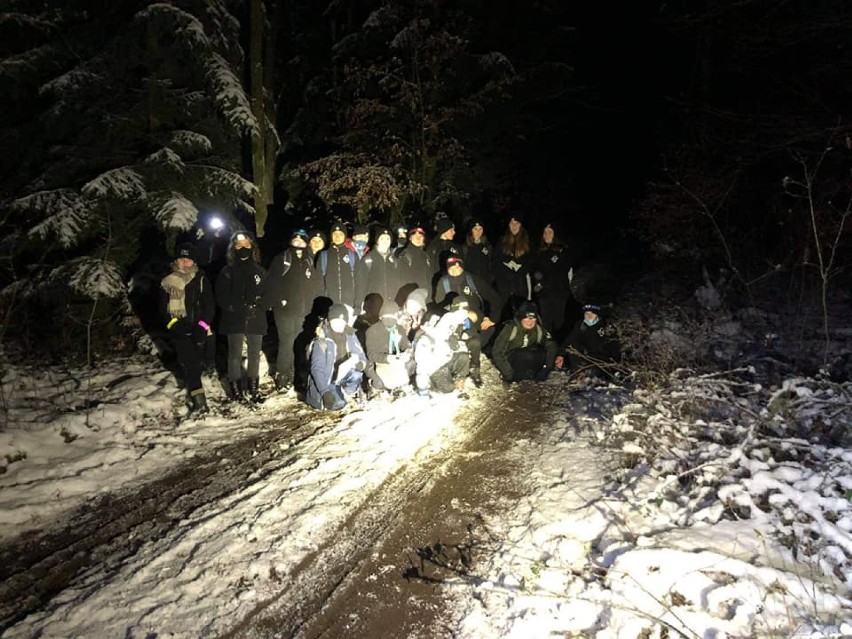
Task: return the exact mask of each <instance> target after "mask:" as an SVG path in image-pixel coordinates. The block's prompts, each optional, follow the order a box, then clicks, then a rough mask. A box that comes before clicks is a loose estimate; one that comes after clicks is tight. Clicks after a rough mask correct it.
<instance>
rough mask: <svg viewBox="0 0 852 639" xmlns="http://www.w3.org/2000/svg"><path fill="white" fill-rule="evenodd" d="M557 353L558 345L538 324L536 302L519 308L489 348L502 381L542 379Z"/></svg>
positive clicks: (553, 363) (554, 364) (548, 371)
mask: <svg viewBox="0 0 852 639" xmlns="http://www.w3.org/2000/svg"><path fill="white" fill-rule="evenodd" d="M557 354H558V346H557V344H556V342H555V341H554V340H553V338H552V337H551V336H550V333H548V332H547V330H546V329H545V328H544V327H542V326H541V323H540V320H539V316H538V309H536V306H535V302H523V303H522V304H521V305H520V306H519V307H518V311H517V314H516V316H515V319H513V320H512V321H510V322H507V323H506V324H505V325H504V326H503V328H502V329H501V330H500V333H499V334H498V335H497V338H496V339H495V340H494V348H493V350H492V351H491V357H492V359H493V361H494V366H496V367H497V370H499V371H500V375H501V376H502V377H503V381H504V382H518V381H521V380H524V379H533V380H536V381H544V380H545V379H547V376H548V375H549V374H550V371H551V370H553V368H554V367H555V366H556V356H557Z"/></svg>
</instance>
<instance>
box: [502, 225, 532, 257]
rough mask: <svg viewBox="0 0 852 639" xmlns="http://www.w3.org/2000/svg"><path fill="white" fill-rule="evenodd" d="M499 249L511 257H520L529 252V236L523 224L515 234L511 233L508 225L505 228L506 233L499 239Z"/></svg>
mask: <svg viewBox="0 0 852 639" xmlns="http://www.w3.org/2000/svg"><path fill="white" fill-rule="evenodd" d="M500 249H501V250H502V251H503V252H504V253H505V254H506V255H510V256H512V257H521V256H522V255H526V254H527V253H529V252H530V236H529V233H527V229H526V228H524V225H523V224H522V225H521V230H520V231H518V234H517V235H512V232H511V231H510V230H509V229H508V227H507V228H506V233H505V234H504V235H503V238H502V239H501V240H500Z"/></svg>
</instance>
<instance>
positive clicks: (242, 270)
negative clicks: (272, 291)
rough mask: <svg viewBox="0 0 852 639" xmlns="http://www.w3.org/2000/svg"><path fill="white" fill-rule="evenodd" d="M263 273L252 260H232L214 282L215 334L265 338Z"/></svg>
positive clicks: (264, 275)
mask: <svg viewBox="0 0 852 639" xmlns="http://www.w3.org/2000/svg"><path fill="white" fill-rule="evenodd" d="M265 283H266V271H265V270H264V268H263V267H262V266H260V265H259V264H256V263H255V262H253V261H252V260H250V259H249V260H245V261H236V262H234V263H233V264H229V265H228V266H226V267H225V268H223V269H222V272H221V273H219V277H218V278H217V279H216V304H217V305H218V306H219V308H220V309H221V311H222V317H221V321H220V323H219V333H221V334H223V335H232V334H235V333H236V334H239V333H244V334H246V335H266V327H267V322H266V309H267V307H266V306H265V305H264V292H265Z"/></svg>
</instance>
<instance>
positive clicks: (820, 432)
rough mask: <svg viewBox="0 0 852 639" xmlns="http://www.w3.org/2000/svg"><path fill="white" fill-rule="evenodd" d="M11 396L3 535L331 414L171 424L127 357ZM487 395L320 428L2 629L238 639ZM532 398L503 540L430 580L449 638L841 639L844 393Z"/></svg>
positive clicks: (846, 477) (849, 576) (424, 403)
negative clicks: (251, 613)
mask: <svg viewBox="0 0 852 639" xmlns="http://www.w3.org/2000/svg"><path fill="white" fill-rule="evenodd" d="M488 378H489V383H490V384H495V383H498V382H497V381H496V378H495V376H494V372H493V371H491V370H489V371H488ZM2 383H3V387H4V390H5V396H6V398H7V402H8V410H7V413H6V415H7V422H6V424H5V425H4V426H3V428H2V431H0V464H2V471H3V472H2V474H0V512H2V515H1V516H0V539H2V541H3V542H9V541H10V540H13V539H14V538H16V537H17V536H18V535H21V534H23V533H25V532H28V531H33V530H36V529H45V528H49V527H50V526H51V523H52V522H55V521H57V520H61V519H62V517H63V515H64V514H67V513H69V512H71V511H72V510H73V509H75V508H77V507H79V506H81V505H83V504H84V503H86V502H87V501H89V500H93V499H95V498H96V497H98V496H99V495H102V494H103V493H104V492H105V491H114V490H118V489H121V488H122V487H126V486H128V485H132V484H133V483H134V482H140V481H142V480H144V479H150V478H151V477H156V476H158V475H161V474H163V473H164V472H165V471H166V470H167V469H169V468H171V467H174V466H175V465H176V464H177V463H179V462H183V461H186V460H188V459H192V458H193V457H194V456H195V455H198V454H199V451H201V450H203V449H205V447H211V446H214V445H221V444H223V443H227V442H229V441H233V440H235V439H236V438H239V437H241V436H243V435H248V434H251V433H252V432H258V431H260V430H262V429H264V428H268V427H269V425H270V424H271V423H273V422H274V420H275V419H276V417H277V416H281V415H291V416H292V415H296V416H297V417H299V418H300V419H303V420H305V421H309V420H316V419H320V417H318V415H319V414H318V413H315V412H314V411H312V410H311V409H309V408H307V407H305V406H304V405H301V404H299V403H298V402H297V401H296V400H295V399H294V398H287V397H275V398H272V399H270V400H269V401H267V403H266V404H264V406H263V408H262V409H261V410H260V411H257V412H249V411H240V412H237V413H235V414H234V415H232V416H229V417H222V416H219V417H216V416H210V417H207V418H205V419H203V420H197V421H196V420H189V421H182V422H180V423H177V424H175V423H174V422H173V420H172V417H173V414H174V408H173V406H174V404H175V403H176V402H177V403H180V397H181V392H180V391H179V390H178V389H177V387H176V386H175V382H174V379H173V377H172V376H171V375H170V374H169V373H168V372H167V371H164V370H162V369H161V368H160V367H159V366H158V364H156V363H155V362H152V361H145V360H137V359H130V360H123V361H120V362H113V363H111V364H109V365H104V366H103V367H102V368H101V369H99V370H98V371H97V373H96V374H94V375H87V374H85V373H83V372H82V371H76V372H75V371H64V372H59V371H56V370H51V371H39V372H37V371H27V370H23V369H15V368H11V369H8V370H7V372H6V375H5V377H4V379H3V380H2ZM486 390H487V389H486ZM484 392H485V391H482V392H479V393H474V396H473V398H472V399H471V400H469V401H467V402H462V401H461V400H459V399H457V398H443V399H441V400H438V399H427V398H420V397H408V398H404V399H401V400H398V401H396V402H394V403H393V404H387V403H382V404H375V405H372V406H369V407H368V409H367V410H366V411H362V412H353V413H350V414H348V415H345V416H343V417H341V418H340V419H337V420H331V419H326V421H325V422H323V426H322V428H318V429H317V430H316V432H315V433H314V434H313V435H312V436H311V437H310V438H309V439H307V440H305V441H303V442H301V443H300V444H299V446H300V447H301V448H300V454H299V455H298V456H297V457H296V459H295V461H294V462H293V463H292V464H289V465H287V466H284V467H282V468H278V469H276V470H275V471H274V472H273V473H272V474H269V475H266V476H263V477H259V478H253V479H252V481H249V482H247V483H246V485H245V486H244V487H243V488H242V489H241V490H239V491H237V492H236V493H232V494H229V495H227V496H226V497H225V498H223V499H220V500H217V501H216V502H215V503H210V504H208V505H206V506H205V507H202V508H198V509H195V510H194V511H193V512H192V513H191V515H190V516H189V517H187V518H186V519H185V520H184V521H181V522H179V525H178V526H176V528H175V529H174V530H173V531H172V532H171V533H170V534H169V535H168V536H167V538H165V539H159V540H157V541H156V543H154V542H151V543H148V544H145V545H143V546H142V547H140V548H139V549H138V551H137V552H136V553H135V554H134V555H133V556H132V557H130V558H128V559H126V560H125V561H124V562H123V565H121V566H110V567H109V568H106V567H105V568H104V569H103V570H91V571H89V572H88V573H87V574H85V575H83V576H82V577H81V579H80V580H79V581H78V582H76V585H75V586H74V587H72V588H68V589H66V590H64V591H63V592H62V593H61V594H60V595H59V596H58V597H56V598H55V599H54V600H53V601H52V602H51V603H50V605H49V606H45V607H44V608H43V609H41V610H40V611H39V612H37V613H34V614H32V615H30V616H28V617H27V618H25V619H23V620H21V621H19V622H17V623H15V624H14V625H13V626H11V627H10V628H8V629H7V630H6V632H5V633H4V634H3V636H4V637H10V638H11V637H30V636H35V635H38V636H40V637H44V638H47V637H92V636H98V637H149V636H157V637H199V636H215V635H216V634H219V633H221V632H223V631H225V630H227V629H228V628H230V627H231V626H233V625H234V624H235V623H237V622H238V621H239V619H240V618H241V616H242V615H243V614H244V613H245V612H246V611H248V610H250V609H251V608H252V606H253V605H254V604H257V603H258V602H262V601H264V600H265V599H266V598H268V597H271V596H274V594H275V593H278V592H280V591H281V589H282V581H283V583H284V584H286V579H287V575H288V574H289V573H290V572H291V571H292V569H293V567H294V566H296V565H297V564H298V563H299V562H300V561H302V560H303V559H305V558H306V557H307V556H309V555H310V553H311V552H312V551H314V550H315V549H316V548H318V547H319V546H320V545H321V544H322V543H323V542H324V541H325V540H324V535H328V534H330V533H329V531H334V530H335V528H336V527H337V526H339V525H340V524H341V522H342V521H344V520H345V519H346V517H347V515H348V514H350V513H352V512H353V511H354V510H355V509H356V508H358V506H359V505H360V504H362V502H363V500H364V499H365V496H366V495H368V494H369V493H370V491H371V490H372V489H374V488H376V487H377V486H378V485H379V484H381V483H382V482H383V481H384V480H386V479H387V478H389V477H390V476H392V475H393V474H394V473H395V472H397V471H398V470H399V469H400V468H403V467H404V466H405V465H406V464H407V463H409V462H410V460H412V459H414V458H415V457H417V458H423V457H428V456H429V455H437V454H443V455H446V454H452V451H453V450H454V449H457V448H458V447H459V446H460V445H461V444H462V442H463V441H464V440H465V438H466V437H467V436H468V430H467V425H468V424H469V423H470V422H471V419H472V418H473V417H474V416H475V415H476V414H477V413H479V412H481V411H482V410H484V409H485V406H484V404H483V401H482V393H484ZM519 392H531V393H539V394H540V399H542V400H546V401H542V406H543V407H544V408H543V411H544V412H543V415H544V416H545V419H544V421H543V422H542V423H541V424H540V425H538V426H537V427H536V428H533V429H530V430H529V432H528V436H526V437H524V438H521V439H519V440H518V441H517V442H516V444H515V446H514V448H513V450H512V451H511V452H510V455H511V456H512V458H513V459H514V460H515V462H516V463H517V464H519V467H521V468H525V469H526V472H524V473H520V474H519V477H518V481H519V484H520V488H521V492H522V493H523V494H525V497H524V498H523V499H521V500H519V501H513V502H511V503H507V504H506V505H505V508H503V509H502V510H501V511H500V512H499V513H496V514H493V515H492V516H490V517H489V518H488V519H487V520H486V522H485V525H486V526H487V528H488V529H489V531H490V533H491V534H490V536H489V538H490V539H491V540H493V543H492V544H491V546H490V547H489V548H488V552H487V553H480V554H479V556H477V558H476V562H475V564H474V565H473V566H471V567H470V574H469V575H467V576H464V575H462V576H459V577H456V578H453V579H451V580H449V581H445V582H444V585H443V586H441V588H442V589H443V590H444V591H445V592H446V596H447V599H448V601H450V602H452V610H453V611H454V612H453V613H452V615H451V616H452V618H454V619H456V620H458V635H459V636H462V637H471V638H473V637H483V638H484V637H525V638H526V637H550V636H584V637H596V638H599V639H606V638H610V637H613V638H614V637H619V638H621V637H624V638H628V637H629V638H638V637H642V638H651V637H666V636H668V637H671V636H681V637H702V638H717V639H721V638H723V637H770V636H772V637H792V636H802V637H841V636H852V592H850V587H852V560H850V558H852V505H851V504H850V498H852V451H850V450H849V448H848V444H849V438H848V429H849V424H850V421H852V412H850V410H852V409H850V407H852V385H850V384H849V383H844V384H839V383H833V382H831V381H829V380H828V379H823V378H820V379H813V378H789V379H786V380H784V381H783V384H781V385H779V386H778V387H773V388H765V387H763V386H761V384H760V383H759V382H758V381H757V380H754V379H753V376H752V372H751V371H749V370H748V369H743V370H736V371H731V372H727V373H720V374H718V375H704V376H702V375H697V374H693V373H690V372H688V371H678V372H676V373H675V374H673V375H672V376H671V378H670V379H669V380H668V382H667V383H665V384H662V385H659V386H656V387H654V388H642V389H635V390H628V389H625V388H621V387H616V386H611V387H597V388H589V387H579V386H577V385H576V384H575V385H569V384H568V382H567V380H566V379H565V377H564V376H561V375H554V376H552V378H551V380H549V381H548V382H547V383H546V384H545V385H544V386H543V387H539V388H534V389H529V388H527V389H515V390H513V391H512V392H511V393H509V394H508V396H507V397H506V402H511V401H513V399H512V396H513V393H519ZM382 407H383V408H385V409H386V410H380V408H382ZM387 408H390V410H387ZM488 408H493V406H489V407H488ZM285 445H286V444H285ZM0 592H2V584H0ZM424 634H425V635H426V636H428V630H426V631H425V632H424Z"/></svg>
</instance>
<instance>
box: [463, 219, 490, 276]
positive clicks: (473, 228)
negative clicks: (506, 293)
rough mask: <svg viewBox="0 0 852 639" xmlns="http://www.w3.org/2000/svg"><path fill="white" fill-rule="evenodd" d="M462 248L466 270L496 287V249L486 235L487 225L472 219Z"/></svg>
mask: <svg viewBox="0 0 852 639" xmlns="http://www.w3.org/2000/svg"><path fill="white" fill-rule="evenodd" d="M468 228H469V230H468V232H467V237H466V238H465V243H464V246H462V250H461V255H462V258H463V259H464V263H465V270H466V271H467V272H468V273H472V274H473V275H476V276H477V277H479V278H481V279H482V280H483V281H484V282H486V283H487V284H488V285H489V286H493V285H494V247H492V246H491V242H489V241H488V236H487V235H485V225H484V223H483V220H482V219H481V218H478V217H474V218H471V220H470V223H469V226H468Z"/></svg>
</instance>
